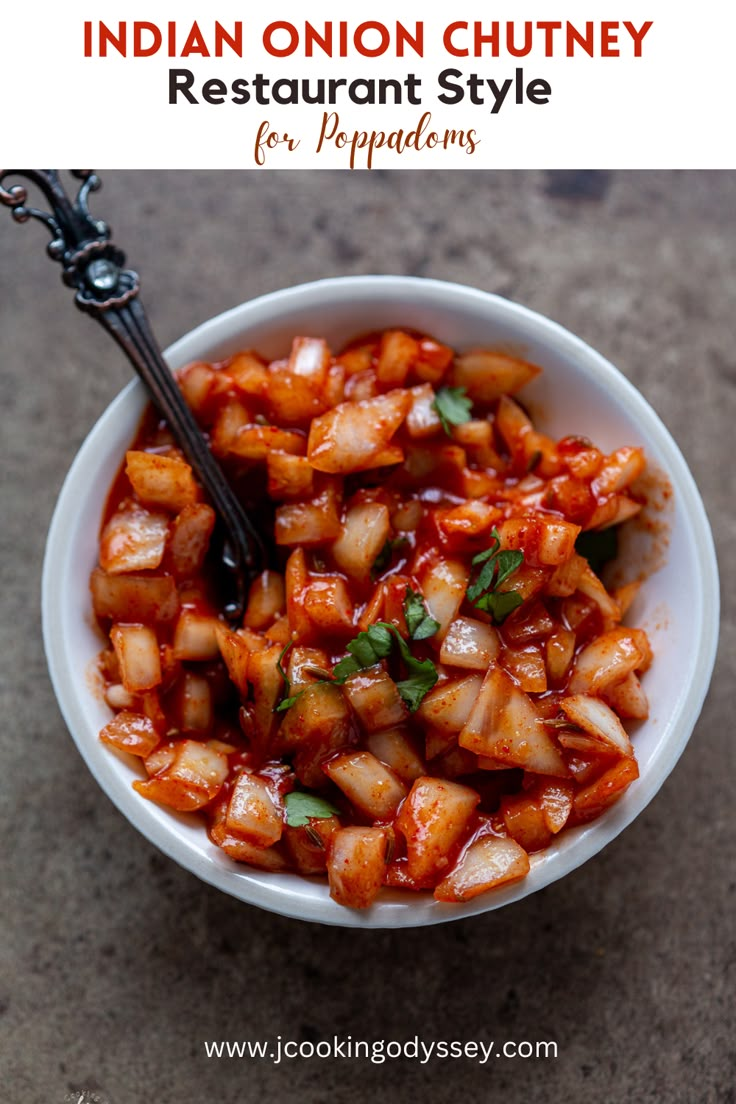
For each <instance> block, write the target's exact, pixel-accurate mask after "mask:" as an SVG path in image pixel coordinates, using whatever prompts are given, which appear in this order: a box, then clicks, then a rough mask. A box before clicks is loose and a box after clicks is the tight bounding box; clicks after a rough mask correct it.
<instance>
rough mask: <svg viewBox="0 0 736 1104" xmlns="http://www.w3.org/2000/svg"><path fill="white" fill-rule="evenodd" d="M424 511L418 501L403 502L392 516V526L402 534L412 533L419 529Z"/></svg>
mask: <svg viewBox="0 0 736 1104" xmlns="http://www.w3.org/2000/svg"><path fill="white" fill-rule="evenodd" d="M423 515H424V509H423V507H422V504H421V502H419V500H418V499H415V498H410V499H409V500H408V501H407V502H401V503H399V505H398V506H397V507H396V509H395V510H394V512H393V514H392V515H391V524H392V525H393V527H394V529H397V530H398V531H399V532H400V533H412V532H414V530H415V529H418V528H419V525H420V523H421V520H422V517H423Z"/></svg>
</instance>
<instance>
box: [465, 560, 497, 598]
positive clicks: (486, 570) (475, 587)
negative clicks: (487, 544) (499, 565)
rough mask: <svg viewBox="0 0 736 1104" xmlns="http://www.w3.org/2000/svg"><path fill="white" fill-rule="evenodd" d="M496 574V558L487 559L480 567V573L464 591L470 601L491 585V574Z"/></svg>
mask: <svg viewBox="0 0 736 1104" xmlns="http://www.w3.org/2000/svg"><path fill="white" fill-rule="evenodd" d="M495 574H496V559H495V554H494V558H493V559H491V560H487V561H486V562H485V563H484V564H483V567H482V568H481V569H480V574H479V575H478V578H477V579H476V580H475V582H474V583H473V584H472V585H471V586H469V587H468V589H467V591H466V593H467V595H468V598H469V599H470V601H471V602H474V601H475V600H476V598H479V597H480V595H481V594H483V592H484V591H486V590H489V589H490V588H491V587H492V586H493V576H494V575H495Z"/></svg>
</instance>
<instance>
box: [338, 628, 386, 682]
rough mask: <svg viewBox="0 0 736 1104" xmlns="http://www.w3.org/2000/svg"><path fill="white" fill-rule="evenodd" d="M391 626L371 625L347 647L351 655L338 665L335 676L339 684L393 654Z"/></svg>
mask: <svg viewBox="0 0 736 1104" xmlns="http://www.w3.org/2000/svg"><path fill="white" fill-rule="evenodd" d="M389 630H390V626H387V625H384V624H382V623H381V622H380V621H379V622H378V623H377V624H376V625H369V626H368V628H367V629H366V631H365V632H359V633H358V635H357V636H356V637H354V638H353V639H352V640H351V641H350V643H349V644H348V645H347V650H348V652H349V653H350V655H347V656H345V658H344V659H341V660H340V662H339V663H338V664H337V665H336V667H335V669H334V671H333V674H334V676H335V679H336V681H337V682H341V683H342V682H344V681H345V679H346V678H347V677H348V676H349V675H354V674H355V672H356V671H362V670H363V669H364V668H365V667H373V666H374V665H375V664H376V663H379V662H380V661H381V660H382V659H385V658H386V657H387V656H388V655H389V654H390V652H391V643H392V642H391V633H390V631H389Z"/></svg>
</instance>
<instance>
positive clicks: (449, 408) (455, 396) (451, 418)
mask: <svg viewBox="0 0 736 1104" xmlns="http://www.w3.org/2000/svg"><path fill="white" fill-rule="evenodd" d="M432 409H433V410H435V411H436V412H437V414H438V415H439V419H440V421H441V423H442V428H443V429H444V431H445V433H446V434H447V436H448V437H452V429H451V426H456V425H462V424H463V422H469V421H470V418H471V411H472V409H473V403H472V401H471V400H470V399H469V398H468V397H467V393H466V391H465V388H464V387H440V389H439V391H438V392H437V394H436V395H435V397H434V400H433V402H432Z"/></svg>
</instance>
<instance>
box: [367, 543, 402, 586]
mask: <svg viewBox="0 0 736 1104" xmlns="http://www.w3.org/2000/svg"><path fill="white" fill-rule="evenodd" d="M408 543H409V542H408V540H407V539H406V537H394V539H393V540H391V539H389V540H387V541H386V543H385V544H384V546H383V548H382V549H381V551H380V552H379V553H378V555H377V556H376V558H375V560H374V561H373V567H372V568H371V578H372V579H376V578H378V576H379V575H381V574H383V572H384V571H385V570H386V568H387V567H388V565H389V564H390V563H391V559H392V557H393V554H394V552H396V551H398V549H400V548H403V547H404V545H405V544H408Z"/></svg>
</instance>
